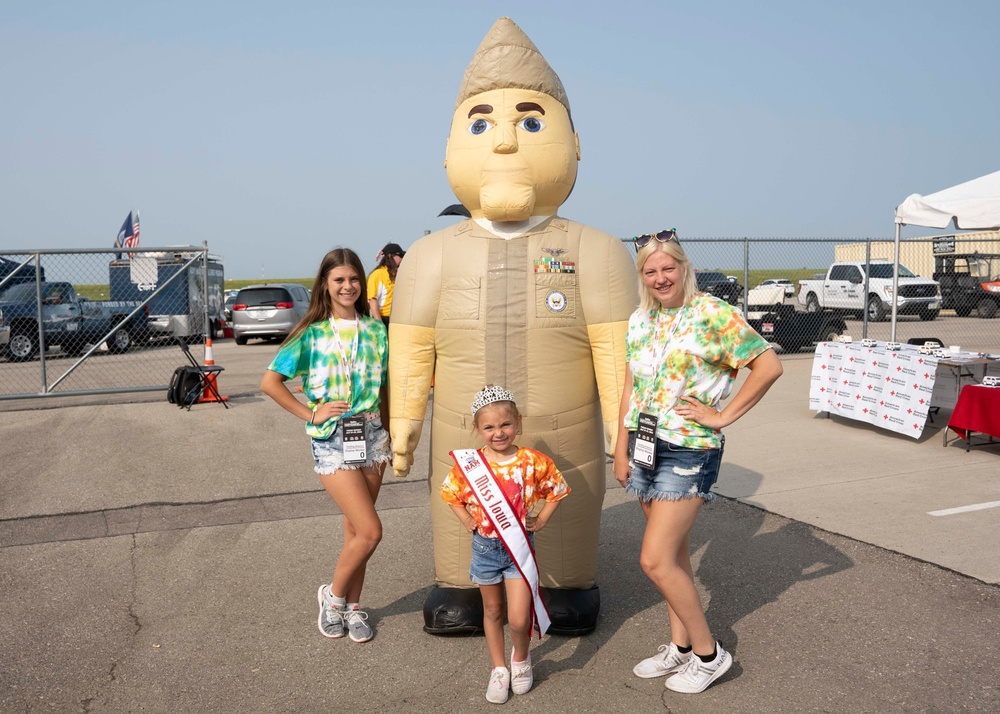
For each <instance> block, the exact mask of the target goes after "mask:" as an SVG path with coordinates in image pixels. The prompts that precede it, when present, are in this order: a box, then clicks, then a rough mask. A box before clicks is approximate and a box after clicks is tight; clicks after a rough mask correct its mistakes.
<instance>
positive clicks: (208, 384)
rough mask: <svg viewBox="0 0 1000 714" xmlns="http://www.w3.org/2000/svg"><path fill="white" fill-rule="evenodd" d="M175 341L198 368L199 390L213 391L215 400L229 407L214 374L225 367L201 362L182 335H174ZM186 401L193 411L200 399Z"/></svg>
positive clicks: (189, 408)
mask: <svg viewBox="0 0 1000 714" xmlns="http://www.w3.org/2000/svg"><path fill="white" fill-rule="evenodd" d="M174 342H176V343H177V344H178V345H179V346H180V348H181V349H182V350H183V351H184V354H185V355H186V356H187V358H188V361H189V362H190V363H191V366H193V367H194V368H195V369H197V370H198V374H199V375H200V379H199V380H198V392H199V393H204V390H206V389H207V390H208V391H209V392H211V394H212V396H214V397H215V399H214V400H213V401H217V402H222V406H224V407H225V408H226V409H229V405H228V404H226V400H225V398H223V396H222V395H221V394H219V388H218V387H216V386H215V376H214V375H216V374H218V373H219V372H221V371H223V370H224V369H225V367H220V366H218V365H214V364H199V363H198V360H196V359H195V358H194V355H193V354H191V349H190V348H189V347H188V345H187V342H185V341H184V340H182V339H181V338H180V337H177V336H175V337H174ZM209 375H212V377H211V378H209ZM190 392H191V393H193V392H194V389H192V390H190ZM191 393H189V394H188V396H189V397H190V396H192V395H191ZM185 401H187V410H188V411H191V405H192V404H194V403H195V402H196V401H198V400H197V398H195V399H188V400H185Z"/></svg>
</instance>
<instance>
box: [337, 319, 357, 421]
mask: <svg viewBox="0 0 1000 714" xmlns="http://www.w3.org/2000/svg"><path fill="white" fill-rule="evenodd" d="M330 328H331V329H332V330H333V336H334V338H335V339H336V340H337V354H338V355H339V356H340V365H341V367H342V368H343V370H344V373H345V375H346V377H347V398H346V399H345V400H344V401H346V402H347V403H348V404H352V401H351V392H352V391H353V381H354V380H353V375H354V364H355V362H357V359H358V341H359V338H360V337H361V321H360V320H359V319H358V318H357V316H355V318H354V339H353V340H351V358H350V360H348V359H347V349H346V348H345V347H344V341H343V340H341V339H340V330H338V329H337V320H336V318H334V317H331V318H330Z"/></svg>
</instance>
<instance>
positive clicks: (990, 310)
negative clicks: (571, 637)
mask: <svg viewBox="0 0 1000 714" xmlns="http://www.w3.org/2000/svg"><path fill="white" fill-rule="evenodd" d="M976 314H977V315H979V317H981V318H983V319H984V320H992V319H993V318H994V317H996V316H997V304H996V301H994V300H990V299H989V298H984V299H983V300H980V301H979V304H978V305H976Z"/></svg>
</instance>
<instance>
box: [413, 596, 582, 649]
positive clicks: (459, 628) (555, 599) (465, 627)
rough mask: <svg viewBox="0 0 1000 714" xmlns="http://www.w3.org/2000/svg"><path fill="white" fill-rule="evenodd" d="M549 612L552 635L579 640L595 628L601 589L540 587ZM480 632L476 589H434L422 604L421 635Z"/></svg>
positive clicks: (479, 600)
mask: <svg viewBox="0 0 1000 714" xmlns="http://www.w3.org/2000/svg"><path fill="white" fill-rule="evenodd" d="M541 590H542V600H543V601H544V602H545V608H546V609H547V610H548V611H549V617H550V618H551V620H552V625H551V626H550V627H549V634H551V635H565V636H568V637H579V636H581V635H589V634H590V633H591V632H593V631H594V628H596V627H597V616H598V614H599V613H600V610H601V590H600V588H598V587H597V586H596V585H594V586H593V587H591V588H589V589H588V590H575V589H568V588H542V589H541ZM482 631H483V600H482V597H480V595H479V588H442V587H438V586H435V587H434V588H433V589H432V590H431V592H430V594H429V595H428V596H427V599H426V600H425V601H424V632H426V633H428V634H431V635H475V634H478V633H480V632H482Z"/></svg>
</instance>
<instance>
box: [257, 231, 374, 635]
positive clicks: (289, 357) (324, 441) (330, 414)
mask: <svg viewBox="0 0 1000 714" xmlns="http://www.w3.org/2000/svg"><path fill="white" fill-rule="evenodd" d="M364 274H365V272H364V268H363V267H362V265H361V260H360V259H359V258H358V256H357V255H356V254H355V253H354V252H353V251H351V250H349V249H347V248H335V249H334V250H331V251H330V252H329V253H327V254H326V256H324V258H323V262H322V263H321V264H320V267H319V273H318V274H317V275H316V281H315V282H314V283H313V289H312V297H311V298H310V300H309V309H308V311H307V312H306V314H305V317H303V318H302V319H301V320H300V321H299V323H298V324H297V325H296V326H295V328H294V329H293V330H292V332H291V333H290V334H289V335H288V337H287V339H285V341H284V343H283V344H282V345H281V349H280V351H279V352H278V355H277V357H275V358H274V361H273V362H271V364H270V365H269V366H268V368H267V372H265V373H264V379H263V381H262V382H261V384H260V387H261V389H262V390H263V391H264V393H265V394H267V395H268V396H269V397H271V399H273V400H274V401H275V402H277V403H278V405H279V406H281V407H282V408H283V409H285V410H286V411H288V412H290V413H291V414H294V415H295V416H297V417H298V418H300V419H302V420H303V421H304V422H305V429H306V434H308V435H309V436H310V437H311V439H312V454H313V459H314V460H315V461H316V473H318V474H319V480H320V482H321V483H322V484H323V488H325V489H326V491H327V493H329V494H330V496H331V497H332V498H333V500H334V501H335V502H336V504H337V506H338V507H339V508H340V511H341V513H343V515H344V546H343V548H342V549H341V551H340V556H339V557H338V558H337V565H336V567H335V568H334V571H333V580H332V581H331V582H330V583H324V584H323V585H321V586H320V588H319V592H318V593H317V599H318V600H319V623H318V624H319V631H320V632H321V633H323V635H324V636H326V637H332V638H338V637H343V636H344V634H345V631H346V634H348V635H349V636H350V638H351V639H352V640H353V641H354V642H367V641H368V640H370V639H371V638H372V637H373V636H374V633H373V632H372V628H371V626H370V625H369V623H368V622H367V620H368V614H367V613H366V612H364V611H363V610H362V609H361V605H360V602H361V588H362V586H363V585H364V582H365V567H366V565H367V563H368V559H369V558H371V556H372V553H374V552H375V548H376V547H377V546H378V544H379V541H380V540H381V539H382V522H381V521H380V520H379V517H378V514H377V513H376V512H375V499H376V498H377V497H378V492H379V488H380V487H381V486H382V472H383V470H384V469H385V465H386V463H387V462H388V461H389V460H390V459H391V451H390V448H389V435H388V433H387V432H386V430H385V429H384V428H383V427H382V425H383V423H387V422H388V415H387V414H386V410H387V409H388V402H387V400H386V399H385V398H384V397H385V385H386V375H387V371H386V368H387V365H388V337H387V334H386V329H385V325H383V324H382V322H381V321H380V320H377V319H373V318H371V317H369V316H368V301H367V299H366V296H365V282H364ZM300 375H303V376H304V379H303V386H302V390H303V393H304V394H305V397H306V399H307V401H308V405H306V404H303V403H302V402H301V401H299V400H298V399H296V397H295V396H294V395H293V394H292V392H291V391H289V389H288V387H287V386H286V385H285V380H288V379H292V378H294V377H298V376H300ZM352 417H353V419H352ZM345 431H346V432H347V434H348V439H347V440H345V438H344V434H345ZM362 433H363V440H361V435H362Z"/></svg>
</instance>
